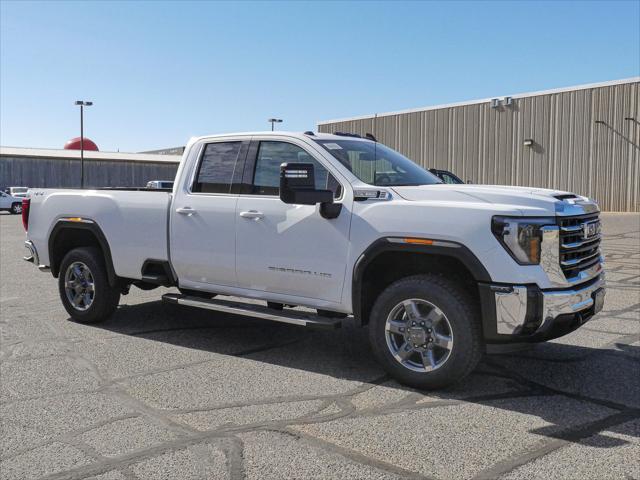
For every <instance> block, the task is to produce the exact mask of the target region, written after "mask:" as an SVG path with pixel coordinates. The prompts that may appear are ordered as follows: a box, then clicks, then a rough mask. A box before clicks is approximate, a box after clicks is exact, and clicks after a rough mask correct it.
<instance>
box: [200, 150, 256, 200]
mask: <svg viewBox="0 0 640 480" xmlns="http://www.w3.org/2000/svg"><path fill="white" fill-rule="evenodd" d="M246 146H247V142H243V141H241V140H234V141H229V142H215V143H208V144H206V145H205V147H204V150H203V152H202V156H201V158H200V162H199V164H198V170H197V172H196V175H195V179H194V182H193V185H192V188H191V191H192V192H194V193H231V186H232V185H233V179H234V175H235V176H236V177H237V176H238V175H241V174H242V172H237V170H238V165H239V164H240V163H241V162H240V160H241V157H242V153H246Z"/></svg>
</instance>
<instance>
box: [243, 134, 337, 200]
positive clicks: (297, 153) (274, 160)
mask: <svg viewBox="0 0 640 480" xmlns="http://www.w3.org/2000/svg"><path fill="white" fill-rule="evenodd" d="M283 163H311V164H313V167H314V176H315V183H316V189H318V190H331V191H332V192H333V196H334V198H338V197H339V196H340V195H341V193H342V187H341V186H340V184H339V183H338V181H337V180H336V179H335V177H334V176H333V175H331V174H330V173H329V172H328V171H327V169H326V168H324V167H323V166H322V165H321V164H320V163H319V162H318V161H317V160H316V159H315V158H313V157H312V156H311V155H309V154H308V153H307V152H306V151H305V150H304V149H302V148H300V147H298V146H297V145H294V144H292V143H287V142H260V147H259V149H258V156H257V158H256V167H255V171H254V175H253V185H252V188H251V193H252V194H254V195H279V193H280V165H281V164H283Z"/></svg>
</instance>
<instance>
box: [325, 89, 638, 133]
mask: <svg viewBox="0 0 640 480" xmlns="http://www.w3.org/2000/svg"><path fill="white" fill-rule="evenodd" d="M636 82H640V77H630V78H623V79H620V80H609V81H606V82H598V83H587V84H583V85H575V86H572V87H561V88H553V89H549V90H540V91H537V92H528V93H517V94H514V95H494V96H493V97H488V98H482V99H479V100H466V101H463V102H454V103H445V104H441V105H433V106H429V107H419V108H408V109H405V110H397V111H394V112H384V113H374V114H368V115H359V116H355V117H348V118H338V119H334V120H322V121H320V122H318V123H317V125H318V126H320V125H329V124H332V123H339V122H349V121H353V120H367V119H370V118H379V117H388V116H392V115H401V114H405V113H418V112H427V111H430V110H441V109H444V108H452V107H463V106H466V105H477V104H480V103H487V102H490V101H491V100H493V99H494V98H499V99H502V98H505V97H511V98H526V97H537V96H540V95H551V94H554V93H564V92H573V91H578V90H588V89H590V88H599V87H610V86H613V85H621V84H626V83H636Z"/></svg>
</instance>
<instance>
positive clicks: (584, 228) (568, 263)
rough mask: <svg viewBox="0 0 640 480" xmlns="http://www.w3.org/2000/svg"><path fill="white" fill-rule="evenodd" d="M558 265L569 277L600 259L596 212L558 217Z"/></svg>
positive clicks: (598, 228)
mask: <svg viewBox="0 0 640 480" xmlns="http://www.w3.org/2000/svg"><path fill="white" fill-rule="evenodd" d="M558 223H559V226H560V267H561V268H562V271H563V272H564V275H565V277H566V278H567V279H571V278H573V277H575V276H577V275H579V274H580V272H582V271H583V270H586V269H588V268H590V267H592V266H593V265H595V264H596V263H598V262H599V261H600V220H599V218H598V214H597V213H596V214H591V215H580V216H578V217H560V218H559V219H558Z"/></svg>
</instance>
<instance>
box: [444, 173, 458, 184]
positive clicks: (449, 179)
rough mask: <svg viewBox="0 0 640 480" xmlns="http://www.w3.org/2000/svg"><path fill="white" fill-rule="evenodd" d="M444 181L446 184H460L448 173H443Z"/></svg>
mask: <svg viewBox="0 0 640 480" xmlns="http://www.w3.org/2000/svg"><path fill="white" fill-rule="evenodd" d="M442 180H443V181H444V183H458V182H456V180H455V178H453V177H452V176H451V175H449V174H448V173H443V174H442Z"/></svg>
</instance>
